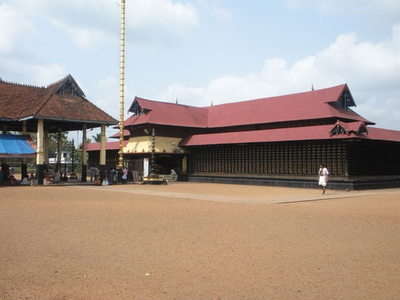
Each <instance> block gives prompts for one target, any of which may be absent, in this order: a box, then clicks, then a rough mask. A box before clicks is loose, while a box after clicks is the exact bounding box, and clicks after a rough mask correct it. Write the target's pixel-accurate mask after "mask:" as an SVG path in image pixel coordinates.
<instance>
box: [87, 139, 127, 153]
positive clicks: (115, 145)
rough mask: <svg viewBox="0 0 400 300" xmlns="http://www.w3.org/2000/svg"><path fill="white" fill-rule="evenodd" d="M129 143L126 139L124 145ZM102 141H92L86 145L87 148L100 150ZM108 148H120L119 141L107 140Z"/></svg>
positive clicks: (88, 149)
mask: <svg viewBox="0 0 400 300" xmlns="http://www.w3.org/2000/svg"><path fill="white" fill-rule="evenodd" d="M127 144H128V141H124V147H125V146H126V145H127ZM100 146H101V143H90V144H87V145H86V150H87V151H88V152H89V151H100ZM106 150H119V141H115V142H106Z"/></svg>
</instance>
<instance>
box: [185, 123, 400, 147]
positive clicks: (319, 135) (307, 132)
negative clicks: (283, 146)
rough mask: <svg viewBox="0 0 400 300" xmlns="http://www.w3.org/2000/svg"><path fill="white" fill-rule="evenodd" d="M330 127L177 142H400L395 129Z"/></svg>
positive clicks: (210, 136)
mask: <svg viewBox="0 0 400 300" xmlns="http://www.w3.org/2000/svg"><path fill="white" fill-rule="evenodd" d="M331 129H332V125H321V126H307V127H291V128H279V129H269V130H255V131H240V132H226V133H215V134H199V135H192V136H188V137H186V138H184V139H182V141H181V142H180V143H179V146H204V145H221V144H242V143H262V142H283V141H303V140H326V139H354V138H358V139H368V140H387V141H396V142H400V131H395V130H387V129H380V128H370V127H368V134H362V135H357V134H355V133H354V132H349V133H348V134H338V135H331V134H330V130H331Z"/></svg>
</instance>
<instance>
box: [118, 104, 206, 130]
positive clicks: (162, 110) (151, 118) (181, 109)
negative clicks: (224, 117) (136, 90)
mask: <svg viewBox="0 0 400 300" xmlns="http://www.w3.org/2000/svg"><path fill="white" fill-rule="evenodd" d="M135 102H136V103H137V104H139V106H140V107H141V108H142V109H143V110H148V111H150V113H148V114H144V115H138V116H135V115H134V116H131V117H129V118H128V119H127V120H126V121H125V125H126V126H129V125H132V124H146V123H150V124H160V125H169V126H183V127H185V126H187V127H206V126H207V116H208V111H207V109H204V108H199V107H194V106H188V105H181V104H175V103H167V102H160V101H152V100H147V99H143V98H139V97H135V99H134V102H133V104H132V106H133V105H134V104H135ZM132 106H131V108H130V111H131V109H132Z"/></svg>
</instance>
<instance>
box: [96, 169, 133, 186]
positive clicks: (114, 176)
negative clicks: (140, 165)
mask: <svg viewBox="0 0 400 300" xmlns="http://www.w3.org/2000/svg"><path fill="white" fill-rule="evenodd" d="M90 182H94V184H95V185H110V184H116V183H117V182H118V171H117V170H116V169H114V168H111V169H110V170H109V171H108V173H107V176H106V177H105V178H104V179H103V181H102V182H101V181H100V170H99V168H98V167H97V166H91V167H90ZM127 182H128V168H127V167H124V169H123V170H122V183H127Z"/></svg>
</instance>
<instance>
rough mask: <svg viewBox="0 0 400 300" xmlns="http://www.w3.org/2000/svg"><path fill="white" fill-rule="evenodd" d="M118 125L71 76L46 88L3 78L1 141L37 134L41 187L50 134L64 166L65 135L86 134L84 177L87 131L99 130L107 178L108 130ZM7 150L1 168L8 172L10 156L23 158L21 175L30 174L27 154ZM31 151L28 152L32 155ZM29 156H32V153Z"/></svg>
mask: <svg viewBox="0 0 400 300" xmlns="http://www.w3.org/2000/svg"><path fill="white" fill-rule="evenodd" d="M116 124H118V121H117V120H116V119H114V118H113V117H111V116H110V115H108V114H107V113H105V112H104V111H102V110H101V109H99V108H98V107H97V106H95V105H94V104H93V103H91V102H90V101H89V100H87V99H86V97H85V94H84V92H83V91H82V89H81V88H80V87H79V85H78V83H77V82H76V81H75V79H74V78H73V77H72V76H71V75H67V76H65V77H64V78H62V79H60V80H58V81H57V82H54V83H52V84H49V85H48V86H47V87H39V86H32V85H25V84H19V83H12V82H6V81H3V80H1V79H0V125H1V130H2V135H0V142H1V141H2V142H3V143H4V145H8V146H9V145H11V144H12V143H16V142H17V141H19V140H20V139H21V137H20V136H16V135H15V133H17V135H25V136H26V135H29V134H30V133H35V134H36V140H37V141H36V147H35V148H34V150H33V152H34V157H35V158H36V173H37V176H38V181H39V184H41V183H43V176H44V172H45V166H46V165H48V163H49V157H48V150H47V146H48V136H49V134H51V133H56V134H58V147H57V148H58V151H57V153H58V154H57V159H56V161H57V162H58V163H61V161H62V157H61V154H62V143H61V134H62V132H67V131H68V132H69V131H77V130H79V131H82V132H83V134H82V143H83V145H84V147H83V148H84V151H83V155H82V173H84V174H85V173H86V170H87V157H86V154H87V153H86V141H87V138H86V132H87V130H88V129H92V128H99V127H100V128H101V137H102V143H101V144H102V145H103V146H102V147H100V155H99V161H98V162H97V164H98V165H99V167H100V170H101V173H102V174H101V176H103V177H104V175H105V165H106V164H105V158H106V155H105V151H106V150H105V141H106V139H105V128H106V126H115V125H116ZM13 136H14V137H13ZM27 141H29V139H28V140H27ZM78 142H80V141H78ZM26 143H27V142H26ZM0 144H1V143H0ZM8 148H9V149H10V150H9V151H0V157H1V159H2V161H1V165H2V169H3V170H4V169H6V163H7V157H10V156H14V157H15V156H17V157H21V160H22V162H21V175H22V177H25V176H26V175H27V171H26V170H27V169H26V168H27V166H26V155H27V154H26V153H19V151H16V150H15V148H11V147H8ZM28 150H29V149H28ZM28 150H27V151H25V152H29V151H28ZM10 151H11V152H12V153H10ZM29 154H30V155H32V153H31V152H29ZM82 181H86V176H82Z"/></svg>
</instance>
